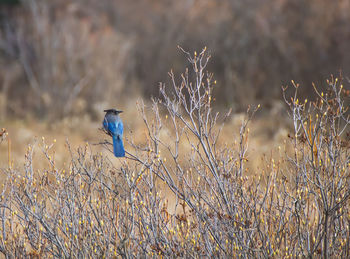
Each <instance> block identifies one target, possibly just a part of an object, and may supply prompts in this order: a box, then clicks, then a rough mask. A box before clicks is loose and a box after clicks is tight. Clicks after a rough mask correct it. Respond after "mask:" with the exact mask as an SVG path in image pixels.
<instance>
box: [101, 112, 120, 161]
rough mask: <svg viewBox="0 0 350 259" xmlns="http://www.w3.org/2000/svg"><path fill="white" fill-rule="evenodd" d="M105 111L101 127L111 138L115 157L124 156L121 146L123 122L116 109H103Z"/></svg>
mask: <svg viewBox="0 0 350 259" xmlns="http://www.w3.org/2000/svg"><path fill="white" fill-rule="evenodd" d="M104 112H106V115H105V118H104V119H103V128H104V129H105V130H106V131H107V133H108V134H109V135H111V136H112V138H113V152H114V155H115V156H116V157H124V156H125V150H124V146H123V122H122V120H121V118H120V117H119V113H122V112H123V111H118V110H116V109H108V110H104Z"/></svg>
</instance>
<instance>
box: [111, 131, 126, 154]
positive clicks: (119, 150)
mask: <svg viewBox="0 0 350 259" xmlns="http://www.w3.org/2000/svg"><path fill="white" fill-rule="evenodd" d="M113 151H114V155H115V156H116V157H124V156H125V150H124V146H123V140H122V139H121V138H120V137H119V136H113Z"/></svg>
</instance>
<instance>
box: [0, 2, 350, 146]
mask: <svg viewBox="0 0 350 259" xmlns="http://www.w3.org/2000/svg"><path fill="white" fill-rule="evenodd" d="M0 3H1V4H0V127H6V128H8V129H9V132H10V133H11V131H12V132H13V134H14V135H15V136H17V135H18V137H19V139H20V138H21V137H22V136H28V139H29V138H30V136H32V135H35V134H40V132H44V133H42V134H44V135H45V134H49V133H48V132H50V130H52V128H53V126H52V125H56V124H57V123H58V122H60V121H65V120H68V121H69V123H68V124H69V126H70V127H71V129H72V130H74V129H75V130H77V125H81V121H82V120H83V119H84V120H86V121H88V123H90V124H87V125H93V126H92V127H90V126H86V127H81V126H80V127H79V131H78V130H77V131H78V132H77V135H79V136H81V135H83V136H81V137H80V138H81V139H91V137H92V136H94V134H95V133H96V128H98V126H99V125H100V120H101V119H102V117H103V115H104V114H103V112H102V110H103V109H105V108H110V107H117V108H120V109H123V110H127V112H126V113H125V114H124V119H125V120H126V121H128V124H127V127H130V128H133V127H134V125H133V123H134V122H133V120H132V119H133V118H134V116H135V113H136V111H135V102H136V100H137V99H138V98H140V97H141V98H143V99H145V100H148V99H149V97H151V96H155V97H157V96H158V87H159V82H165V83H167V82H168V75H167V72H168V71H170V70H171V69H173V70H174V72H175V73H180V72H182V71H184V69H185V66H186V65H187V63H186V59H185V58H184V55H183V54H182V53H181V51H179V49H178V48H177V46H178V45H180V46H181V47H182V48H184V49H185V50H188V51H190V52H194V51H195V50H196V51H200V50H201V49H202V48H203V47H205V46H206V47H207V48H208V50H209V52H210V53H211V55H212V59H211V62H210V64H209V67H208V69H209V71H211V72H213V73H214V77H215V79H216V80H217V85H218V87H216V88H215V92H214V95H215V97H216V102H215V103H216V104H215V105H216V106H217V108H218V109H224V108H225V109H227V108H233V111H234V112H235V113H241V112H244V111H245V110H246V108H247V105H249V104H258V103H260V104H261V107H262V113H261V114H263V115H264V114H265V117H266V118H270V121H276V120H275V119H276V116H286V113H284V112H283V109H284V107H285V106H284V102H283V99H282V91H281V87H282V86H286V85H289V84H290V81H291V80H292V79H293V80H295V81H296V82H298V83H300V84H301V85H302V86H303V87H302V89H301V94H302V95H303V96H304V97H305V98H312V92H313V90H312V84H311V83H312V82H314V83H315V84H316V85H319V86H322V85H323V84H324V82H325V79H326V78H328V77H329V76H330V75H331V74H334V75H339V74H340V73H341V74H343V75H344V77H346V76H347V75H348V74H349V71H348V70H349V65H350V44H349V42H350V1H349V0H339V1H331V0H308V1H304V0H264V1H261V0H220V1H217V0H197V1H196V0H177V1H171V0H162V1H159V0H158V1H157V0H137V1H136V0H134V1H129V0H115V1H112V0H75V1H71V0H50V1H47V0H23V1H18V0H17V1H15V0H1V1H0ZM281 114H283V115H281ZM263 115H261V116H263ZM128 118H129V119H128ZM271 118H272V120H271ZM74 120H75V121H77V122H76V124H74ZM29 121H30V122H33V121H34V122H37V123H36V124H35V125H31V127H30V126H28V122H29ZM265 121H266V119H265ZM38 123H39V124H40V126H38V125H39V124H38ZM135 123H136V122H135ZM274 123H275V122H274ZM266 124H270V129H267V133H264V134H265V135H264V139H267V138H268V139H272V137H273V136H274V134H275V133H273V132H272V133H271V132H270V131H276V129H280V128H282V127H283V126H282V125H277V127H276V125H275V124H272V125H271V123H268V122H267V123H266ZM54 128H55V129H56V131H57V132H65V133H62V134H63V135H64V134H71V133H69V132H70V131H69V129H70V128H69V127H68V129H67V127H66V126H64V125H61V126H58V127H54ZM83 128H84V129H83ZM19 129H21V130H22V131H24V132H20V133H18V130H19ZM30 130H32V132H28V131H30ZM81 131H83V133H82V132H81ZM265 131H266V130H265ZM265 131H264V132H265ZM15 132H16V133H15ZM45 132H46V133H45ZM16 134H17V135H16ZM57 134H59V133H57ZM271 134H272V135H271ZM266 136H267V137H266ZM21 143H23V142H21Z"/></svg>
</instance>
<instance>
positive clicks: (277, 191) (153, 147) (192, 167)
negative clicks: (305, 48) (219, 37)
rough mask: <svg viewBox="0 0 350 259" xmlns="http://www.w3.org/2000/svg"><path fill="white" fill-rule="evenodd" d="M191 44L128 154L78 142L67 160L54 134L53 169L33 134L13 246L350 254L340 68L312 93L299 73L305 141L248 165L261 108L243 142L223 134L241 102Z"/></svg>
mask: <svg viewBox="0 0 350 259" xmlns="http://www.w3.org/2000/svg"><path fill="white" fill-rule="evenodd" d="M185 56H186V57H187V59H188V62H189V63H190V68H188V69H186V71H185V72H184V73H183V74H182V75H181V76H180V77H179V78H177V77H176V76H175V75H174V74H173V73H172V72H171V73H170V81H171V82H172V84H171V87H170V88H169V87H166V86H165V85H162V86H161V88H160V92H161V98H160V99H157V100H156V99H155V100H154V101H153V104H152V106H151V107H145V106H144V105H143V104H142V103H140V104H139V110H140V113H141V115H142V118H143V119H144V123H145V125H146V128H147V133H146V135H147V139H146V140H145V141H144V142H143V143H135V142H134V140H133V139H132V138H129V139H127V142H128V144H127V150H128V152H127V153H128V154H127V158H126V159H118V160H117V159H116V160H115V161H109V160H108V159H107V158H106V157H104V156H102V155H101V154H94V152H92V151H91V150H90V148H89V146H88V145H86V146H84V147H81V148H79V149H78V150H77V151H75V152H74V151H72V150H71V148H70V147H69V145H68V147H67V148H68V150H69V151H70V154H71V161H70V163H69V164H67V165H66V167H63V168H57V167H56V165H55V161H54V159H53V155H52V152H53V150H52V149H53V146H52V145H51V144H49V143H45V141H44V140H43V142H42V143H38V144H37V145H38V146H39V149H41V151H42V153H43V154H44V155H45V157H46V160H47V162H48V166H47V169H46V170H43V171H36V170H35V167H33V164H32V157H33V153H34V147H33V146H30V147H29V148H28V152H27V155H26V158H27V162H26V164H25V167H24V170H23V171H21V170H20V171H18V170H14V169H11V168H9V169H6V170H4V169H3V170H1V173H2V174H3V175H4V177H6V181H5V182H4V187H3V191H2V194H1V203H0V225H1V229H0V233H1V235H0V251H1V252H2V253H3V254H4V255H6V256H7V257H8V258H12V257H23V256H28V255H32V256H44V255H45V256H46V255H48V256H53V257H88V256H92V257H103V256H105V257H112V256H121V257H123V258H128V257H140V256H166V257H172V256H177V257H205V256H208V257H213V256H215V257H247V258H252V257H254V258H256V257H265V258H266V257H276V258H280V257H293V258H294V257H299V256H300V257H313V256H323V257H324V258H327V257H333V258H335V257H342V258H347V257H349V251H350V249H349V234H350V230H349V222H350V207H349V204H350V203H349V197H350V170H349V162H350V161H349V153H348V152H349V151H348V150H349V145H350V143H349V140H348V139H349V138H348V136H346V134H348V125H349V123H350V121H349V115H348V110H347V106H346V105H344V100H346V99H348V98H349V90H345V88H344V86H343V85H342V84H341V82H340V80H337V79H334V78H332V79H331V80H329V81H328V85H329V86H328V91H327V92H325V93H322V92H318V91H317V90H316V93H317V95H318V97H319V98H318V99H317V100H316V101H313V102H310V101H301V100H299V99H298V96H297V91H298V90H299V86H298V85H297V84H293V86H292V87H294V89H295V95H294V96H293V97H292V98H289V97H287V96H286V95H285V100H286V102H287V104H288V105H289V107H290V114H291V118H292V121H293V123H294V126H295V132H294V133H293V134H291V136H290V140H291V144H292V145H293V147H294V148H293V149H292V150H286V151H285V152H283V151H282V150H281V154H282V158H281V160H279V161H274V160H273V159H271V160H269V161H267V162H266V164H265V169H264V170H262V171H261V172H248V171H247V170H248V169H247V168H246V163H247V147H248V136H249V130H248V128H247V126H248V122H249V120H250V119H251V118H252V116H253V115H254V113H255V111H256V110H257V108H250V109H249V110H248V113H247V118H246V120H245V121H244V122H243V124H242V126H241V128H240V137H239V139H237V140H236V143H234V140H232V143H228V144H227V145H222V144H219V143H220V132H221V129H222V127H223V123H224V121H225V118H227V117H228V116H229V113H228V114H226V115H223V116H222V115H220V114H218V113H215V112H214V111H213V108H212V102H213V95H212V93H213V89H214V88H215V81H213V79H212V74H210V73H208V72H207V71H206V65H207V63H208V61H209V56H208V55H207V54H206V50H205V49H204V50H203V51H202V52H200V53H194V54H190V53H188V52H185ZM103 145H105V146H106V148H108V149H110V148H111V143H108V142H104V143H103ZM36 149H37V148H36ZM188 149H189V150H190V151H189V152H186V150H188ZM164 184H165V186H166V188H165V187H164ZM164 192H170V193H171V194H172V195H170V196H171V199H170V198H169V197H170V196H168V197H164V195H163V193H164Z"/></svg>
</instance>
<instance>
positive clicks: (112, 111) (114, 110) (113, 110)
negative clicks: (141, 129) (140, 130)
mask: <svg viewBox="0 0 350 259" xmlns="http://www.w3.org/2000/svg"><path fill="white" fill-rule="evenodd" d="M104 112H106V113H112V114H116V115H118V114H119V113H122V112H123V111H120V110H116V109H107V110H104Z"/></svg>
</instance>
